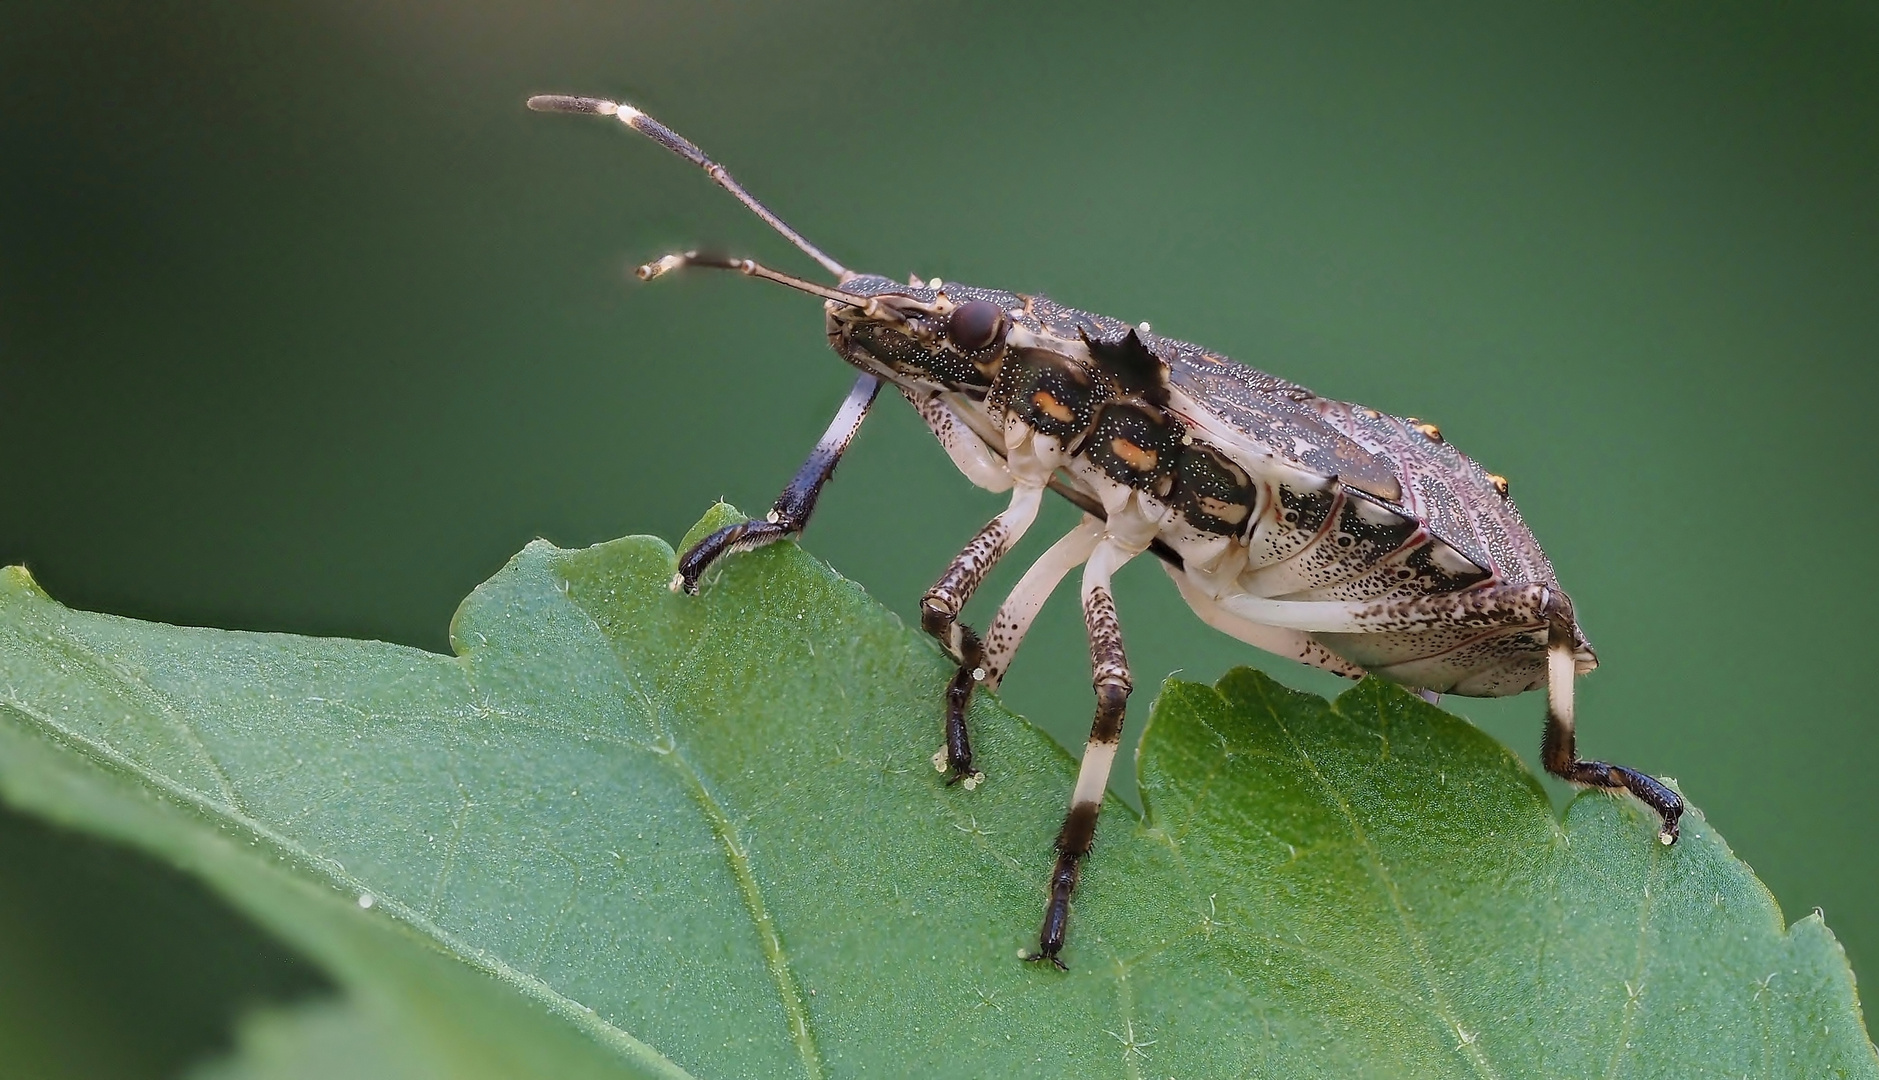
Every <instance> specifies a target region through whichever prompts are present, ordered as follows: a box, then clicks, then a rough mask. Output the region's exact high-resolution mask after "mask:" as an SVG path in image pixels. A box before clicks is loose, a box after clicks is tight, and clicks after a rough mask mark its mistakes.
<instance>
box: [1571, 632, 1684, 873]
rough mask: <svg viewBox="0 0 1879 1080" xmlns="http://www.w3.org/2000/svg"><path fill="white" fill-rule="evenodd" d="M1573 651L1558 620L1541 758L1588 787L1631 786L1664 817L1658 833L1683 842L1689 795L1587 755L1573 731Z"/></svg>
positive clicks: (1664, 838) (1619, 788)
mask: <svg viewBox="0 0 1879 1080" xmlns="http://www.w3.org/2000/svg"><path fill="white" fill-rule="evenodd" d="M1575 674H1576V672H1575V670H1574V665H1573V657H1572V632H1571V631H1570V630H1568V629H1567V628H1566V627H1564V626H1561V625H1559V624H1557V623H1555V624H1553V626H1552V627H1551V628H1550V629H1549V630H1548V631H1547V639H1546V734H1545V736H1544V737H1543V738H1542V740H1541V743H1540V760H1541V761H1542V762H1543V763H1544V764H1545V766H1546V771H1547V772H1550V773H1552V774H1553V775H1554V776H1557V777H1559V778H1560V779H1562V780H1570V781H1571V782H1573V783H1575V784H1584V785H1586V786H1587V787H1599V788H1607V789H1611V790H1616V791H1629V792H1630V793H1631V794H1633V795H1635V796H1637V797H1638V799H1639V800H1640V801H1641V802H1643V803H1644V805H1646V806H1648V807H1650V808H1651V809H1652V810H1655V811H1657V815H1658V817H1659V818H1660V819H1661V820H1662V821H1663V827H1662V828H1661V829H1660V830H1659V831H1658V833H1657V838H1658V839H1659V840H1661V841H1663V842H1664V843H1666V844H1674V843H1676V842H1677V828H1678V819H1679V818H1681V817H1682V816H1683V798H1682V797H1681V796H1679V795H1678V794H1677V793H1676V792H1674V791H1672V790H1670V788H1669V787H1667V786H1665V784H1664V783H1663V782H1662V781H1660V780H1658V779H1657V778H1656V777H1654V776H1649V775H1646V774H1645V773H1641V772H1638V771H1637V770H1636V769H1629V768H1626V767H1625V766H1623V765H1611V764H1607V763H1606V762H1603V761H1583V760H1581V759H1580V758H1579V753H1578V746H1577V745H1576V740H1575V739H1574V737H1573V717H1572V681H1573V678H1574V677H1575Z"/></svg>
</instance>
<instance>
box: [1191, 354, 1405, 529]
mask: <svg viewBox="0 0 1879 1080" xmlns="http://www.w3.org/2000/svg"><path fill="white" fill-rule="evenodd" d="M1168 381H1169V385H1170V387H1171V388H1172V389H1173V390H1174V398H1175V400H1174V402H1173V405H1174V410H1175V412H1176V413H1177V414H1179V415H1180V416H1181V419H1182V420H1184V421H1185V422H1187V424H1188V425H1189V426H1191V427H1195V428H1199V429H1200V430H1202V431H1204V432H1206V433H1207V435H1208V436H1209V437H1210V438H1212V439H1217V440H1219V441H1220V442H1221V443H1223V444H1224V447H1225V448H1226V449H1229V450H1232V451H1237V452H1239V453H1243V454H1246V455H1249V456H1251V457H1253V458H1255V459H1256V458H1263V457H1276V458H1278V459H1279V460H1281V461H1283V462H1286V463H1287V464H1290V465H1292V466H1293V467H1295V468H1298V469H1302V470H1304V471H1305V472H1308V473H1312V474H1315V475H1317V476H1319V477H1322V478H1323V479H1324V480H1325V481H1326V482H1327V483H1328V482H1329V481H1331V480H1334V479H1335V480H1338V481H1340V482H1342V483H1344V484H1348V485H1349V486H1351V487H1354V488H1356V489H1358V490H1360V491H1363V492H1366V493H1368V494H1370V495H1374V496H1376V497H1377V498H1379V499H1382V500H1384V501H1385V502H1390V503H1398V502H1400V501H1401V500H1402V497H1403V487H1402V483H1401V481H1399V480H1398V479H1397V475H1398V469H1397V466H1396V463H1395V462H1394V461H1392V460H1390V459H1389V458H1388V457H1385V456H1383V455H1381V454H1376V453H1372V452H1371V451H1369V450H1367V449H1365V448H1364V447H1363V446H1361V445H1359V444H1358V443H1357V441H1356V440H1354V439H1352V438H1350V437H1349V436H1347V435H1345V434H1344V433H1343V432H1341V431H1339V430H1337V429H1336V428H1335V427H1333V426H1331V425H1330V424H1329V423H1327V422H1326V421H1325V419H1324V417H1323V416H1321V415H1319V413H1318V411H1317V409H1315V408H1314V407H1313V404H1312V401H1313V400H1314V399H1312V398H1311V397H1310V396H1309V393H1308V392H1307V391H1305V390H1304V388H1303V387H1299V386H1295V385H1293V384H1291V383H1288V382H1284V381H1283V380H1280V379H1275V378H1273V377H1272V376H1270V375H1266V374H1264V373H1262V372H1258V371H1254V370H1253V369H1252V368H1248V367H1244V366H1242V365H1240V364H1236V363H1234V362H1233V361H1231V360H1227V359H1223V358H1221V357H1217V356H1212V355H1209V354H1204V353H1203V354H1195V355H1188V354H1186V353H1183V352H1177V353H1176V354H1175V355H1174V357H1173V358H1172V359H1171V361H1170V363H1169V365H1168Z"/></svg>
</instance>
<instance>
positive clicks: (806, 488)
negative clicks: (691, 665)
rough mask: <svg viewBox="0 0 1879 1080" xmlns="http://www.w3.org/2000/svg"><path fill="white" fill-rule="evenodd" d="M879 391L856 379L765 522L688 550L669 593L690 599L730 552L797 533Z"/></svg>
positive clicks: (730, 529) (870, 380)
mask: <svg viewBox="0 0 1879 1080" xmlns="http://www.w3.org/2000/svg"><path fill="white" fill-rule="evenodd" d="M880 389H881V380H879V379H877V378H875V377H874V376H872V375H863V376H861V377H860V378H859V379H856V380H855V385H854V388H853V389H851V390H849V391H848V397H847V398H846V399H845V400H844V401H843V402H842V407H841V408H840V409H839V410H837V411H836V413H835V419H833V420H831V421H829V428H828V430H827V431H825V432H823V433H822V438H821V440H820V441H818V442H817V443H816V448H815V449H814V450H812V451H810V452H809V460H807V461H805V462H803V463H802V468H800V469H797V470H796V475H795V476H794V477H792V478H791V479H790V482H789V485H788V486H787V487H785V488H784V489H783V494H781V495H778V496H777V498H776V503H775V505H773V506H772V507H771V508H770V513H769V516H768V517H765V518H764V519H763V520H761V521H758V520H755V519H753V520H750V521H741V522H738V523H737V524H736V525H726V526H725V527H724V528H722V529H719V530H718V531H717V532H714V533H712V534H711V535H710V536H707V537H705V538H704V539H703V540H700V541H699V542H698V543H696V544H693V545H692V547H691V550H690V551H687V552H686V553H685V554H684V556H683V557H681V558H680V559H679V570H678V573H676V574H674V575H672V591H673V592H678V591H679V590H681V589H683V590H684V591H685V592H688V593H692V594H693V595H696V594H697V592H698V579H699V578H701V577H703V576H704V573H705V571H706V570H709V569H710V568H711V564H712V563H715V562H717V561H718V560H719V559H721V558H723V557H724V556H726V555H728V554H730V553H731V552H733V551H749V550H751V549H753V548H760V547H763V546H764V545H765V544H773V543H775V542H776V541H778V540H782V539H784V538H785V537H790V536H795V535H797V534H798V533H801V532H802V531H803V528H804V526H806V525H808V524H809V515H810V514H812V513H814V512H815V508H816V498H817V497H818V496H820V495H821V494H822V485H823V484H826V483H828V482H829V477H831V476H834V475H835V466H836V464H837V463H838V462H840V461H841V460H842V454H843V453H844V452H845V451H846V450H847V449H848V444H849V443H851V442H853V441H854V439H855V432H857V431H859V430H860V429H861V422H862V421H863V420H866V419H867V418H868V408H869V407H870V406H872V405H873V404H874V395H875V394H876V393H878V392H879V391H880Z"/></svg>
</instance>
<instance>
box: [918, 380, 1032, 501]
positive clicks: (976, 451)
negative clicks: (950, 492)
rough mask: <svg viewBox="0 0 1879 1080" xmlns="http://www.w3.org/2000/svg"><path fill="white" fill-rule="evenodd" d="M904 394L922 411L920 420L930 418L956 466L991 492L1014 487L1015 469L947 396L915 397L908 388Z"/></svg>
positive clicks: (931, 427)
mask: <svg viewBox="0 0 1879 1080" xmlns="http://www.w3.org/2000/svg"><path fill="white" fill-rule="evenodd" d="M900 395H901V396H902V397H904V398H906V399H907V404H909V405H912V406H913V408H914V411H915V412H917V413H919V414H920V419H921V420H924V421H926V426H927V430H929V431H931V432H932V433H933V437H934V438H936V439H938V440H939V443H940V446H941V447H943V448H944V449H945V450H946V456H947V457H950V458H952V459H953V465H954V466H955V467H957V468H958V470H959V471H960V472H962V473H964V474H965V477H966V479H968V480H970V481H972V482H973V483H974V484H976V485H978V486H979V487H982V488H984V489H985V490H987V491H1010V490H1011V485H1012V479H1011V472H1010V471H1009V470H1008V469H1006V468H1005V459H1004V458H1002V457H999V456H998V455H996V454H994V453H992V450H991V447H989V446H986V445H985V440H984V439H981V438H979V437H978V435H977V434H975V433H974V432H973V430H972V429H971V428H969V427H967V426H966V422H965V421H964V420H961V419H960V418H959V414H958V413H957V412H955V411H954V410H953V408H952V406H951V405H948V404H947V403H946V399H945V398H943V397H941V396H940V395H938V394H929V395H927V396H925V397H915V396H914V395H913V393H912V392H911V391H909V390H907V389H906V388H905V387H902V388H901V391H900Z"/></svg>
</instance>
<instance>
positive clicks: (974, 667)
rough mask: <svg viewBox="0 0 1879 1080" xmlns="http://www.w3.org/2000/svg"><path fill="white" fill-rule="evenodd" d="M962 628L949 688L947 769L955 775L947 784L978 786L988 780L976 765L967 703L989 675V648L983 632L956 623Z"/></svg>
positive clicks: (947, 697)
mask: <svg viewBox="0 0 1879 1080" xmlns="http://www.w3.org/2000/svg"><path fill="white" fill-rule="evenodd" d="M953 625H954V626H955V627H957V628H958V630H959V644H960V650H959V651H960V654H961V655H960V657H959V670H958V671H955V672H953V681H952V682H951V683H949V684H947V687H946V770H947V771H948V772H949V773H950V774H951V775H950V776H948V777H947V778H946V783H947V784H949V785H951V784H957V783H960V782H961V781H963V782H964V783H965V785H966V787H967V788H968V789H970V788H974V787H977V786H978V784H979V781H980V780H982V779H984V778H983V777H982V776H981V775H980V774H979V773H978V772H976V771H974V770H973V768H972V736H971V733H970V732H969V731H968V730H967V729H966V706H967V705H970V704H971V703H972V689H973V687H975V686H977V685H978V683H979V680H980V679H982V678H984V677H985V668H984V667H983V666H982V665H983V664H984V662H985V657H984V653H985V649H984V647H983V646H981V645H980V643H979V635H977V634H975V633H973V632H972V628H971V627H969V626H966V625H965V624H963V623H954V624H953Z"/></svg>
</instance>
